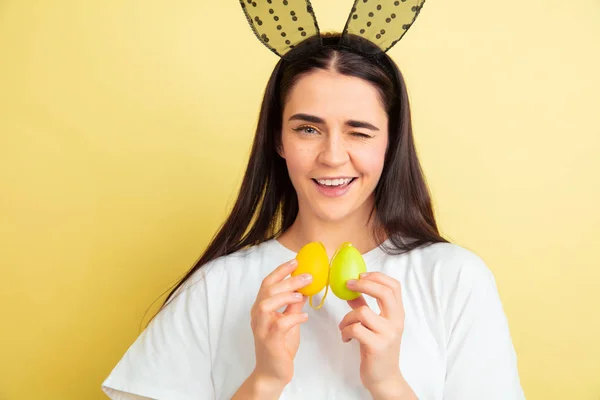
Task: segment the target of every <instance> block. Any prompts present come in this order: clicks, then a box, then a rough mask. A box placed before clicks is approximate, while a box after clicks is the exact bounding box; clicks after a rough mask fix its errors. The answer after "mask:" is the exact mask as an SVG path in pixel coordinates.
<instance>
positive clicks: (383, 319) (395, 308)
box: [339, 272, 416, 399]
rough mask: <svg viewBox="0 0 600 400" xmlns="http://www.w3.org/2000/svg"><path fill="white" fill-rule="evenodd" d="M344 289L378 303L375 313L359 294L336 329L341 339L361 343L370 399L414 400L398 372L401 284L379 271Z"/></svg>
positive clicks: (362, 277)
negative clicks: (378, 310) (370, 298)
mask: <svg viewBox="0 0 600 400" xmlns="http://www.w3.org/2000/svg"><path fill="white" fill-rule="evenodd" d="M347 287H348V288H349V289H350V290H352V291H355V292H359V293H364V294H366V295H369V296H371V297H373V298H375V299H376V300H377V304H378V305H379V309H380V310H381V313H380V314H376V313H375V312H374V311H373V310H372V309H371V308H369V306H368V305H367V302H366V301H365V299H364V297H363V296H362V295H361V296H360V297H358V298H357V299H354V300H350V301H348V304H349V305H350V307H351V308H352V311H350V312H349V313H348V314H346V316H345V317H344V319H343V320H342V322H340V325H339V329H340V331H341V333H342V340H343V341H344V342H349V341H350V340H352V339H356V340H357V341H358V342H359V343H360V355H361V363H360V377H361V380H362V383H363V385H364V386H365V387H366V388H367V390H369V392H371V394H372V396H373V398H376V399H378V398H381V399H385V398H388V397H389V398H407V399H412V398H416V397H415V395H414V393H413V392H412V390H411V389H410V387H409V386H408V384H407V383H406V381H405V380H404V378H403V377H402V374H401V372H400V343H401V340H402V333H403V331H404V307H403V305H402V293H401V287H400V282H398V281H397V280H396V279H394V278H392V277H390V276H387V275H385V274H383V273H380V272H371V273H366V274H364V275H361V277H360V279H359V280H351V281H348V282H347Z"/></svg>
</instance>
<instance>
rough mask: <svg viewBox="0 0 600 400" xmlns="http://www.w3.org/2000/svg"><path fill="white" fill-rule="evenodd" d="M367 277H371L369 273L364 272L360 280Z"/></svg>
mask: <svg viewBox="0 0 600 400" xmlns="http://www.w3.org/2000/svg"><path fill="white" fill-rule="evenodd" d="M365 276H369V273H368V272H363V273H362V274H360V275H359V277H360V278H364V277H365Z"/></svg>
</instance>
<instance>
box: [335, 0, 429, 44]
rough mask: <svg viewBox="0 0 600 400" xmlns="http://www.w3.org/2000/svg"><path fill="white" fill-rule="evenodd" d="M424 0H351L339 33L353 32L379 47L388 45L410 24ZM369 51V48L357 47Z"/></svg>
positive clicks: (405, 30) (394, 41) (395, 40)
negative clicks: (344, 24)
mask: <svg viewBox="0 0 600 400" xmlns="http://www.w3.org/2000/svg"><path fill="white" fill-rule="evenodd" d="M423 3H425V0H355V1H354V6H353V7H352V11H351V12H350V15H349V16H348V20H347V21H346V26H345V27H344V31H343V33H342V36H346V34H353V35H356V36H360V37H363V38H365V39H367V40H368V41H370V42H372V43H374V44H375V45H376V46H377V47H378V48H379V50H380V51H383V52H386V51H388V50H389V49H390V48H392V47H393V46H394V45H395V44H396V43H397V42H398V41H399V40H400V39H402V37H403V36H404V34H405V33H406V32H407V31H408V29H409V28H410V27H411V26H412V24H413V23H414V21H415V19H416V18H417V16H418V15H419V12H420V11H421V8H422V7H423ZM360 50H361V51H363V52H365V53H367V52H373V49H360Z"/></svg>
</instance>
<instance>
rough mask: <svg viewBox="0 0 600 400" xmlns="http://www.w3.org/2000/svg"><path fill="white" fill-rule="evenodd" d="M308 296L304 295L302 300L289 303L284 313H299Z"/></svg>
mask: <svg viewBox="0 0 600 400" xmlns="http://www.w3.org/2000/svg"><path fill="white" fill-rule="evenodd" d="M307 298H308V297H306V296H302V301H300V302H298V303H291V304H288V305H287V307H286V308H285V310H283V314H284V315H289V314H298V313H299V312H301V311H302V308H304V305H305V304H306V299H307Z"/></svg>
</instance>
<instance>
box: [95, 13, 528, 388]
mask: <svg viewBox="0 0 600 400" xmlns="http://www.w3.org/2000/svg"><path fill="white" fill-rule="evenodd" d="M269 3H270V2H269ZM340 40H341V37H340V35H320V34H319V42H320V43H321V45H320V46H317V47H316V48H315V47H311V46H310V45H308V44H307V45H305V46H302V45H300V46H296V47H295V48H293V49H291V50H290V53H289V54H290V57H287V58H285V59H284V58H282V59H281V60H280V61H279V63H278V64H277V65H276V67H275V69H274V71H273V74H272V75H271V78H270V80H269V82H268V85H267V88H266V92H265V95H264V100H263V103H262V108H261V111H260V118H259V122H258V127H257V130H256V136H255V141H254V144H253V147H252V152H251V155H250V159H249V163H248V167H247V170H246V174H245V176H244V180H243V183H242V185H241V189H240V192H239V196H238V198H237V201H236V203H235V206H234V207H233V210H232V212H231V214H230V215H229V217H228V218H227V220H226V222H225V223H224V225H223V226H222V228H221V229H220V230H219V232H218V233H217V234H216V236H215V237H214V239H213V241H212V242H211V243H210V245H209V246H208V248H207V250H206V251H205V253H204V255H203V256H202V257H201V258H200V260H199V261H198V263H197V264H196V265H195V266H194V268H192V269H191V270H190V271H189V273H188V274H187V275H186V277H185V278H184V279H183V280H182V281H181V282H180V284H179V285H178V286H177V287H176V288H175V289H174V290H173V292H172V293H171V296H170V297H169V299H168V301H167V302H165V305H164V307H163V308H162V309H161V310H160V312H159V313H158V314H157V315H156V316H155V318H154V319H153V320H152V321H151V322H150V324H149V326H148V327H147V328H146V330H145V331H144V332H143V333H142V334H141V335H140V336H139V338H138V339H137V340H136V341H135V343H133V345H132V346H131V347H130V348H129V350H128V351H127V352H126V354H125V355H124V357H123V358H122V359H121V361H120V362H119V363H118V365H117V366H116V367H115V368H114V370H113V371H112V373H111V374H110V376H109V377H108V378H107V379H106V381H105V382H104V383H103V390H104V391H105V393H106V394H107V395H108V396H109V397H111V398H113V399H146V398H151V399H161V400H162V399H175V400H177V399H186V400H187V399H313V400H316V399H371V398H373V399H417V398H418V399H439V400H441V399H444V400H454V399H457V400H458V399H460V400H470V399H473V400H475V399H476V400H483V399H486V400H493V399H498V400H500V399H502V400H512V399H523V398H524V395H523V391H522V389H521V385H520V382H519V375H518V369H517V360H516V355H515V351H514V348H513V345H512V341H511V336H510V333H509V328H508V324H507V320H506V317H505V314H504V312H503V308H502V305H501V302H500V299H499V296H498V291H497V288H496V285H495V281H494V277H493V275H492V274H491V272H490V270H489V269H488V268H487V267H486V265H485V264H484V262H483V261H482V260H481V259H480V258H479V257H478V256H477V255H475V254H474V253H472V252H470V251H468V250H466V249H463V248H461V247H459V246H457V245H455V244H450V243H448V242H447V241H446V240H444V239H443V238H442V237H441V236H440V234H439V233H438V229H437V226H436V222H435V218H434V214H433V211H432V206H431V201H430V197H429V194H428V189H427V187H426V184H425V179H424V177H423V174H422V172H421V169H420V166H419V162H418V159H417V155H416V151H415V145H414V141H413V134H412V128H411V117H410V108H409V100H408V95H407V90H406V86H405V83H404V79H403V77H402V75H401V73H400V71H399V70H398V68H397V66H396V65H395V63H394V62H393V61H392V60H391V59H390V58H389V57H388V56H387V55H385V54H381V53H379V55H378V57H377V58H373V57H369V56H366V55H365V54H367V53H369V52H370V50H372V52H371V53H373V54H374V53H377V49H376V46H375V45H374V44H370V43H368V42H365V41H364V40H363V39H361V38H358V37H354V36H352V35H346V36H345V37H344V41H345V43H346V44H345V45H341V42H340ZM309 42H310V41H306V42H303V43H309ZM348 44H350V47H348V46H347V45H348ZM352 47H354V48H358V47H360V48H361V49H363V51H365V52H364V53H362V54H361V53H358V52H356V51H353V50H352ZM294 54H295V55H299V57H295V58H294V57H292V56H291V55H294ZM314 241H319V242H321V243H323V244H324V246H325V248H326V250H327V253H328V255H329V256H332V255H333V253H334V252H335V250H336V248H337V247H338V246H339V245H340V244H341V243H343V242H351V243H352V244H353V245H354V246H355V247H356V248H357V249H358V250H359V251H360V252H361V253H362V254H363V257H364V260H365V262H366V265H367V269H368V271H369V273H368V274H367V275H366V276H361V277H360V279H356V280H352V281H348V282H347V285H348V287H349V288H350V289H351V290H353V291H356V292H360V293H361V294H362V295H361V296H360V297H359V298H357V299H355V300H351V301H343V300H340V299H339V298H336V297H335V296H328V297H327V298H326V301H325V304H324V306H323V307H322V308H321V309H318V310H317V309H313V308H311V307H309V306H308V305H307V304H306V303H307V302H306V297H304V296H302V295H300V294H299V293H298V292H297V291H298V290H299V289H300V288H302V287H304V286H306V285H307V284H309V283H310V279H311V276H310V275H309V276H303V275H300V276H295V277H290V274H291V273H292V272H293V271H294V270H295V268H296V266H297V265H296V264H295V263H294V258H295V256H296V253H297V252H298V251H299V250H300V248H301V247H302V246H304V245H305V244H307V243H309V242H314ZM317 297H318V296H317ZM317 301H318V300H317Z"/></svg>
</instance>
